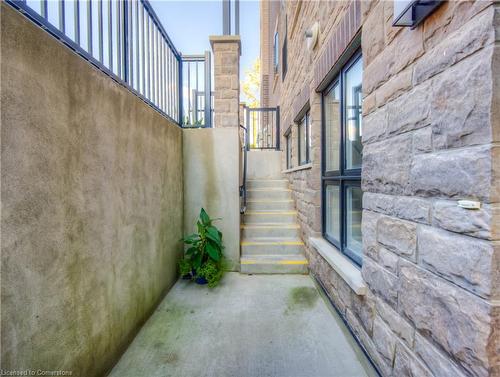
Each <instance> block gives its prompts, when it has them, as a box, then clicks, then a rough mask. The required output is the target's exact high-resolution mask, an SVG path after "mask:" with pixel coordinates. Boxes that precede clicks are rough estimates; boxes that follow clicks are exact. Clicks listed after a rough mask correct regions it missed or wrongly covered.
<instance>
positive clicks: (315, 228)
mask: <svg viewBox="0 0 500 377" xmlns="http://www.w3.org/2000/svg"><path fill="white" fill-rule="evenodd" d="M393 3H394V2H392V1H361V2H347V1H346V2H287V3H285V7H284V9H283V10H281V12H285V11H286V12H287V14H288V20H289V33H290V34H289V57H293V59H289V66H288V74H287V76H286V79H285V80H284V82H283V83H282V85H281V88H280V98H279V100H278V101H277V102H276V103H272V102H271V103H270V104H269V105H270V106H274V105H280V110H281V111H280V112H281V124H282V129H283V130H286V129H287V126H288V125H289V124H291V123H292V120H293V118H294V117H295V115H296V114H297V109H298V107H300V106H296V105H297V104H298V102H300V101H305V100H306V99H307V98H308V99H309V103H310V104H311V130H312V153H311V155H312V166H311V168H309V169H307V170H301V171H296V172H293V173H288V175H287V176H288V177H289V179H290V181H291V184H292V189H293V194H294V198H295V201H296V206H297V210H298V213H299V215H298V218H299V221H300V224H301V231H302V234H303V237H304V241H305V242H306V246H307V255H308V258H309V262H310V269H311V272H312V273H313V274H314V275H315V276H316V277H317V278H319V279H320V281H321V282H322V283H323V285H324V286H325V288H326V289H327V290H328V294H329V296H330V297H331V298H332V300H333V302H334V303H335V305H336V306H337V308H338V309H339V311H340V312H341V313H342V315H343V316H344V318H345V319H346V321H347V323H348V324H349V326H350V327H351V329H352V330H353V332H354V333H355V334H356V336H357V338H358V339H359V341H360V342H361V343H362V344H363V346H364V347H365V348H366V350H367V352H368V353H369V355H370V356H371V358H372V359H373V360H374V362H375V363H376V364H377V366H378V367H379V369H380V371H381V373H382V374H383V375H384V376H385V375H387V376H389V375H394V376H431V375H434V376H493V375H498V374H499V373H500V372H499V370H500V369H499V368H500V364H499V358H498V354H499V352H498V349H499V348H498V347H499V346H498V344H499V333H498V323H499V319H498V318H499V317H500V316H499V314H498V312H499V309H498V298H499V288H500V286H499V278H498V273H499V260H500V258H499V256H498V254H499V247H498V241H499V232H498V227H499V225H498V224H499V213H500V211H499V209H498V208H499V194H498V192H499V191H498V185H499V183H498V182H499V173H498V172H499V169H498V164H499V160H500V159H499V158H498V156H499V152H498V140H499V131H498V130H499V127H498V111H499V110H498V109H499V100H498V98H499V96H498V70H499V66H498V64H499V59H498V35H499V32H498V30H499V28H498V25H499V19H500V17H499V6H498V4H493V3H492V2H489V1H461V2H458V1H449V2H444V4H443V5H442V6H441V7H440V8H439V9H438V10H436V12H434V14H433V15H432V16H431V17H429V18H428V19H427V20H426V21H425V22H424V23H423V24H421V25H420V26H419V27H418V28H416V29H414V30H411V29H409V28H394V27H392V25H391V23H392V13H393V9H392V8H393ZM351 4H354V5H355V8H356V11H357V12H355V13H354V15H355V16H356V17H355V18H353V15H352V14H350V15H349V16H347V17H345V15H346V14H347V13H346V12H347V11H348V8H349V7H350V6H351ZM358 12H359V13H358ZM357 15H359V17H360V20H361V22H360V23H358V26H361V33H362V38H361V45H362V52H363V63H364V75H363V92H364V96H365V98H364V106H363V110H364V119H363V144H364V150H363V154H364V155H363V172H362V188H363V191H364V196H363V207H364V210H363V225H362V231H363V252H364V263H363V266H362V276H363V279H364V281H365V282H366V284H367V286H368V293H367V294H366V295H365V296H358V295H356V294H355V293H354V292H353V291H352V290H351V288H350V287H349V285H348V284H347V283H346V282H345V281H344V280H343V279H342V277H341V276H340V275H339V274H337V273H336V272H335V271H334V270H333V269H332V268H331V266H330V264H329V263H328V262H327V261H326V260H325V259H324V258H323V257H322V256H321V255H320V254H319V253H318V252H317V251H316V250H315V249H314V248H313V247H311V245H310V243H309V242H308V241H309V237H310V236H316V235H320V234H321V191H320V189H321V180H320V177H321V121H322V114H321V94H320V93H317V92H316V88H317V84H318V82H319V80H321V79H322V78H323V77H318V74H317V73H318V72H319V73H324V74H326V72H327V71H328V69H330V67H331V66H333V64H334V63H335V62H336V61H338V60H341V59H342V58H341V57H340V56H341V54H342V53H343V52H344V51H345V50H344V48H334V47H335V46H336V47H338V46H342V45H344V44H345V43H347V44H349V43H350V42H352V38H351V37H352V36H350V37H349V38H348V40H345V39H346V38H347V36H346V34H348V33H346V30H345V26H346V25H347V26H351V27H352V25H353V22H352V21H353V19H356V18H357V17H358V16H357ZM344 17H345V18H344ZM281 18H283V14H282V15H281ZM315 21H318V22H319V24H320V34H319V41H318V46H317V47H316V48H315V49H314V50H313V51H308V50H307V49H306V47H305V39H304V38H303V35H304V32H305V31H306V30H307V28H309V27H310V26H311V25H312V24H313V23H314V22H315ZM271 23H272V22H271ZM355 24H356V23H355ZM342 28H344V29H342ZM341 29H342V30H341ZM291 30H295V31H291ZM337 30H341V33H340V34H338V35H336V36H335V38H333V39H332V36H333V35H335V33H336V31H337ZM347 31H348V30H347ZM353 35H354V34H353ZM339 57H340V58H339ZM327 65H328V67H327V68H328V69H326V70H325V68H326V66H327ZM304 92H306V96H304V97H303V96H302V94H303V93H304ZM299 105H300V104H299ZM292 127H294V128H293V132H292V135H293V140H294V141H293V148H295V149H296V146H297V140H296V126H295V125H292ZM282 145H285V141H284V140H283V139H282ZM296 158H297V156H296V154H295V153H293V159H294V165H296V161H297V160H296ZM282 160H283V165H282V166H283V167H284V165H285V154H284V153H283V158H282ZM463 198H469V199H476V200H479V201H480V202H481V205H482V207H481V209H480V210H477V211H468V210H465V209H462V208H460V207H458V206H457V200H458V199H463Z"/></svg>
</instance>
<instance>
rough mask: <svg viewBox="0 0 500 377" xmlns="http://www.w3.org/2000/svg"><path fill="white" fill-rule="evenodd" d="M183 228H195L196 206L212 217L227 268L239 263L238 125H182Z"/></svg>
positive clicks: (186, 231) (233, 267)
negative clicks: (188, 126) (218, 232)
mask: <svg viewBox="0 0 500 377" xmlns="http://www.w3.org/2000/svg"><path fill="white" fill-rule="evenodd" d="M183 133H184V137H183V145H184V146H183V151H184V183H185V184H184V198H185V201H184V231H185V233H186V234H187V233H193V232H195V231H196V220H197V218H198V215H199V213H200V208H201V207H203V208H205V209H206V210H207V212H208V214H209V215H210V216H211V217H213V218H216V217H220V218H221V220H220V221H217V222H216V223H215V225H216V226H217V227H219V229H220V230H221V232H222V234H223V242H224V246H225V250H224V254H225V256H226V258H227V260H228V262H229V265H230V266H229V267H230V268H231V270H239V266H240V207H239V206H240V202H239V174H240V171H239V169H240V161H239V158H240V157H239V153H240V151H239V139H238V129H237V128H236V127H233V128H229V127H226V128H208V129H192V130H189V129H185V130H184V131H183Z"/></svg>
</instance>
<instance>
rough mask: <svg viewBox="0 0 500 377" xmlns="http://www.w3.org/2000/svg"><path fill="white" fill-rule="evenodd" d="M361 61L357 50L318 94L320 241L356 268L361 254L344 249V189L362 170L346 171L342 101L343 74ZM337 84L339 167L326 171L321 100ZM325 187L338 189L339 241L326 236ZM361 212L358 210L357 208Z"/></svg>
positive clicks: (357, 183)
mask: <svg viewBox="0 0 500 377" xmlns="http://www.w3.org/2000/svg"><path fill="white" fill-rule="evenodd" d="M361 58H362V52H361V49H360V48H359V49H357V50H356V51H355V52H354V53H353V54H352V55H351V57H350V58H349V60H348V61H347V62H346V64H344V65H343V66H342V68H341V69H340V70H339V72H338V73H337V75H336V76H335V77H334V79H333V80H332V81H331V82H330V84H329V85H328V86H327V87H326V88H325V89H324V90H323V91H322V93H321V118H322V120H321V156H322V158H321V226H322V235H323V238H324V239H326V240H327V241H328V242H330V243H331V244H332V245H334V246H335V247H337V248H338V249H339V250H340V251H341V252H342V253H343V254H344V255H346V256H347V257H348V258H349V259H351V260H352V261H353V262H354V263H355V264H356V265H358V266H361V265H362V263H363V260H362V252H361V255H359V254H357V253H356V252H355V251H353V250H351V249H349V248H348V247H347V188H348V187H359V188H361V170H362V168H355V169H347V155H346V135H347V132H346V131H347V130H346V127H347V122H346V112H345V109H344V107H345V99H346V87H345V82H346V73H347V72H348V71H349V69H350V68H351V67H353V66H354V64H356V63H357V62H358V61H359V60H360V59H361ZM336 85H339V88H340V90H339V91H340V99H339V105H340V132H339V135H340V140H339V160H338V161H339V166H338V169H337V170H331V171H326V142H327V141H326V126H327V125H326V116H325V110H326V109H325V97H326V95H327V94H328V93H330V91H331V90H332V89H333V88H334V87H335V86H336ZM328 185H336V186H338V187H339V203H340V208H339V210H340V224H339V225H340V239H339V240H336V239H334V238H332V237H330V236H329V235H328V234H327V233H326V188H327V186H328ZM361 210H362V208H361Z"/></svg>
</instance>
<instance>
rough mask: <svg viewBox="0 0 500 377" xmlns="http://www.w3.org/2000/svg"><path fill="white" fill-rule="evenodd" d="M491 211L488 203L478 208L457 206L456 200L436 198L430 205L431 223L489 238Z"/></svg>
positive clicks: (469, 234)
mask: <svg viewBox="0 0 500 377" xmlns="http://www.w3.org/2000/svg"><path fill="white" fill-rule="evenodd" d="M491 221H492V211H491V206H490V205H489V204H484V203H483V204H482V205H481V208H480V209H478V210H468V209H464V208H461V207H459V206H458V203H457V201H456V200H438V201H436V202H434V205H433V207H432V223H433V225H436V226H438V227H440V228H443V229H446V230H450V231H452V232H456V233H461V234H465V235H468V236H472V237H477V238H484V239H490V238H491Z"/></svg>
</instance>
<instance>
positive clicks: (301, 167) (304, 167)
mask: <svg viewBox="0 0 500 377" xmlns="http://www.w3.org/2000/svg"><path fill="white" fill-rule="evenodd" d="M312 167H313V164H312V162H310V163H308V164H304V165H299V166H296V167H294V168H291V169H287V170H283V171H282V173H283V174H286V173H293V172H294V171H299V170H306V169H311V168H312Z"/></svg>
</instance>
